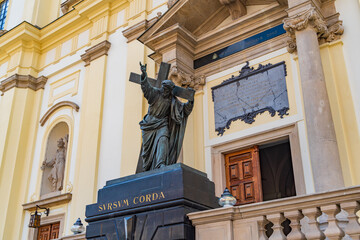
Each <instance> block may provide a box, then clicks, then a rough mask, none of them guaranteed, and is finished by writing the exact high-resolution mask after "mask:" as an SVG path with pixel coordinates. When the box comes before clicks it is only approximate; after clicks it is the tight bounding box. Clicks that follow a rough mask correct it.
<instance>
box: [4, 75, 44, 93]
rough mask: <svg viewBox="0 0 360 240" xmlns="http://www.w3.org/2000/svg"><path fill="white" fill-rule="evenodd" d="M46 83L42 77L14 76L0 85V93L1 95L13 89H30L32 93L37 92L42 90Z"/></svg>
mask: <svg viewBox="0 0 360 240" xmlns="http://www.w3.org/2000/svg"><path fill="white" fill-rule="evenodd" d="M46 82H47V78H46V77H44V76H41V77H38V78H36V77H33V76H31V75H19V74H14V75H12V76H10V77H8V78H7V79H5V80H3V81H2V82H1V83H0V91H1V92H2V95H3V94H4V93H5V92H6V91H8V90H10V89H12V88H14V87H16V88H30V89H32V90H34V91H37V90H39V89H44V86H45V84H46Z"/></svg>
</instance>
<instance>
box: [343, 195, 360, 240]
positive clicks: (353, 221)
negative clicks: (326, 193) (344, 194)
mask: <svg viewBox="0 0 360 240" xmlns="http://www.w3.org/2000/svg"><path fill="white" fill-rule="evenodd" d="M340 206H341V208H342V209H343V210H345V211H346V212H347V213H348V217H347V218H348V219H349V223H348V224H347V225H346V227H345V232H346V234H347V235H349V236H350V237H351V238H352V239H360V225H359V222H358V217H357V216H356V212H357V211H359V209H360V205H359V203H358V202H356V201H352V202H344V203H340Z"/></svg>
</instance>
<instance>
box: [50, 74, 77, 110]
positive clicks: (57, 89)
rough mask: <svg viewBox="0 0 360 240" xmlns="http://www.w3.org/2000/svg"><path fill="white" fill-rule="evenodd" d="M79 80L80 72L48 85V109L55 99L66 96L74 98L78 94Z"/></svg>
mask: <svg viewBox="0 0 360 240" xmlns="http://www.w3.org/2000/svg"><path fill="white" fill-rule="evenodd" d="M79 78H80V70H78V71H76V72H74V73H71V74H69V75H67V76H65V77H63V78H61V79H59V80H56V81H54V82H52V83H50V91H49V103H48V106H49V107H50V106H51V105H53V104H54V102H55V101H56V100H57V99H60V98H62V97H64V96H66V95H69V94H70V95H71V96H75V95H76V94H77V93H78V87H79Z"/></svg>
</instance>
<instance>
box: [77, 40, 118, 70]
mask: <svg viewBox="0 0 360 240" xmlns="http://www.w3.org/2000/svg"><path fill="white" fill-rule="evenodd" d="M110 46H111V43H110V42H109V41H107V40H105V41H102V42H101V43H99V44H96V45H95V46H93V47H91V48H89V49H87V50H85V53H84V54H83V55H81V59H82V60H83V61H84V62H85V66H88V65H90V62H91V61H93V60H95V59H97V58H99V57H102V56H104V55H107V53H108V51H109V49H110Z"/></svg>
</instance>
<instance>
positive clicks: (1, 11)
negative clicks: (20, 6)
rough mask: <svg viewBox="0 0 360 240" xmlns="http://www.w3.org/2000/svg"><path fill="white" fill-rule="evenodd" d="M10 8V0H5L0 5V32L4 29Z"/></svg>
mask: <svg viewBox="0 0 360 240" xmlns="http://www.w3.org/2000/svg"><path fill="white" fill-rule="evenodd" d="M8 6H9V0H5V1H2V2H1V3H0V30H3V29H4V25H5V19H6V13H7V9H8Z"/></svg>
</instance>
